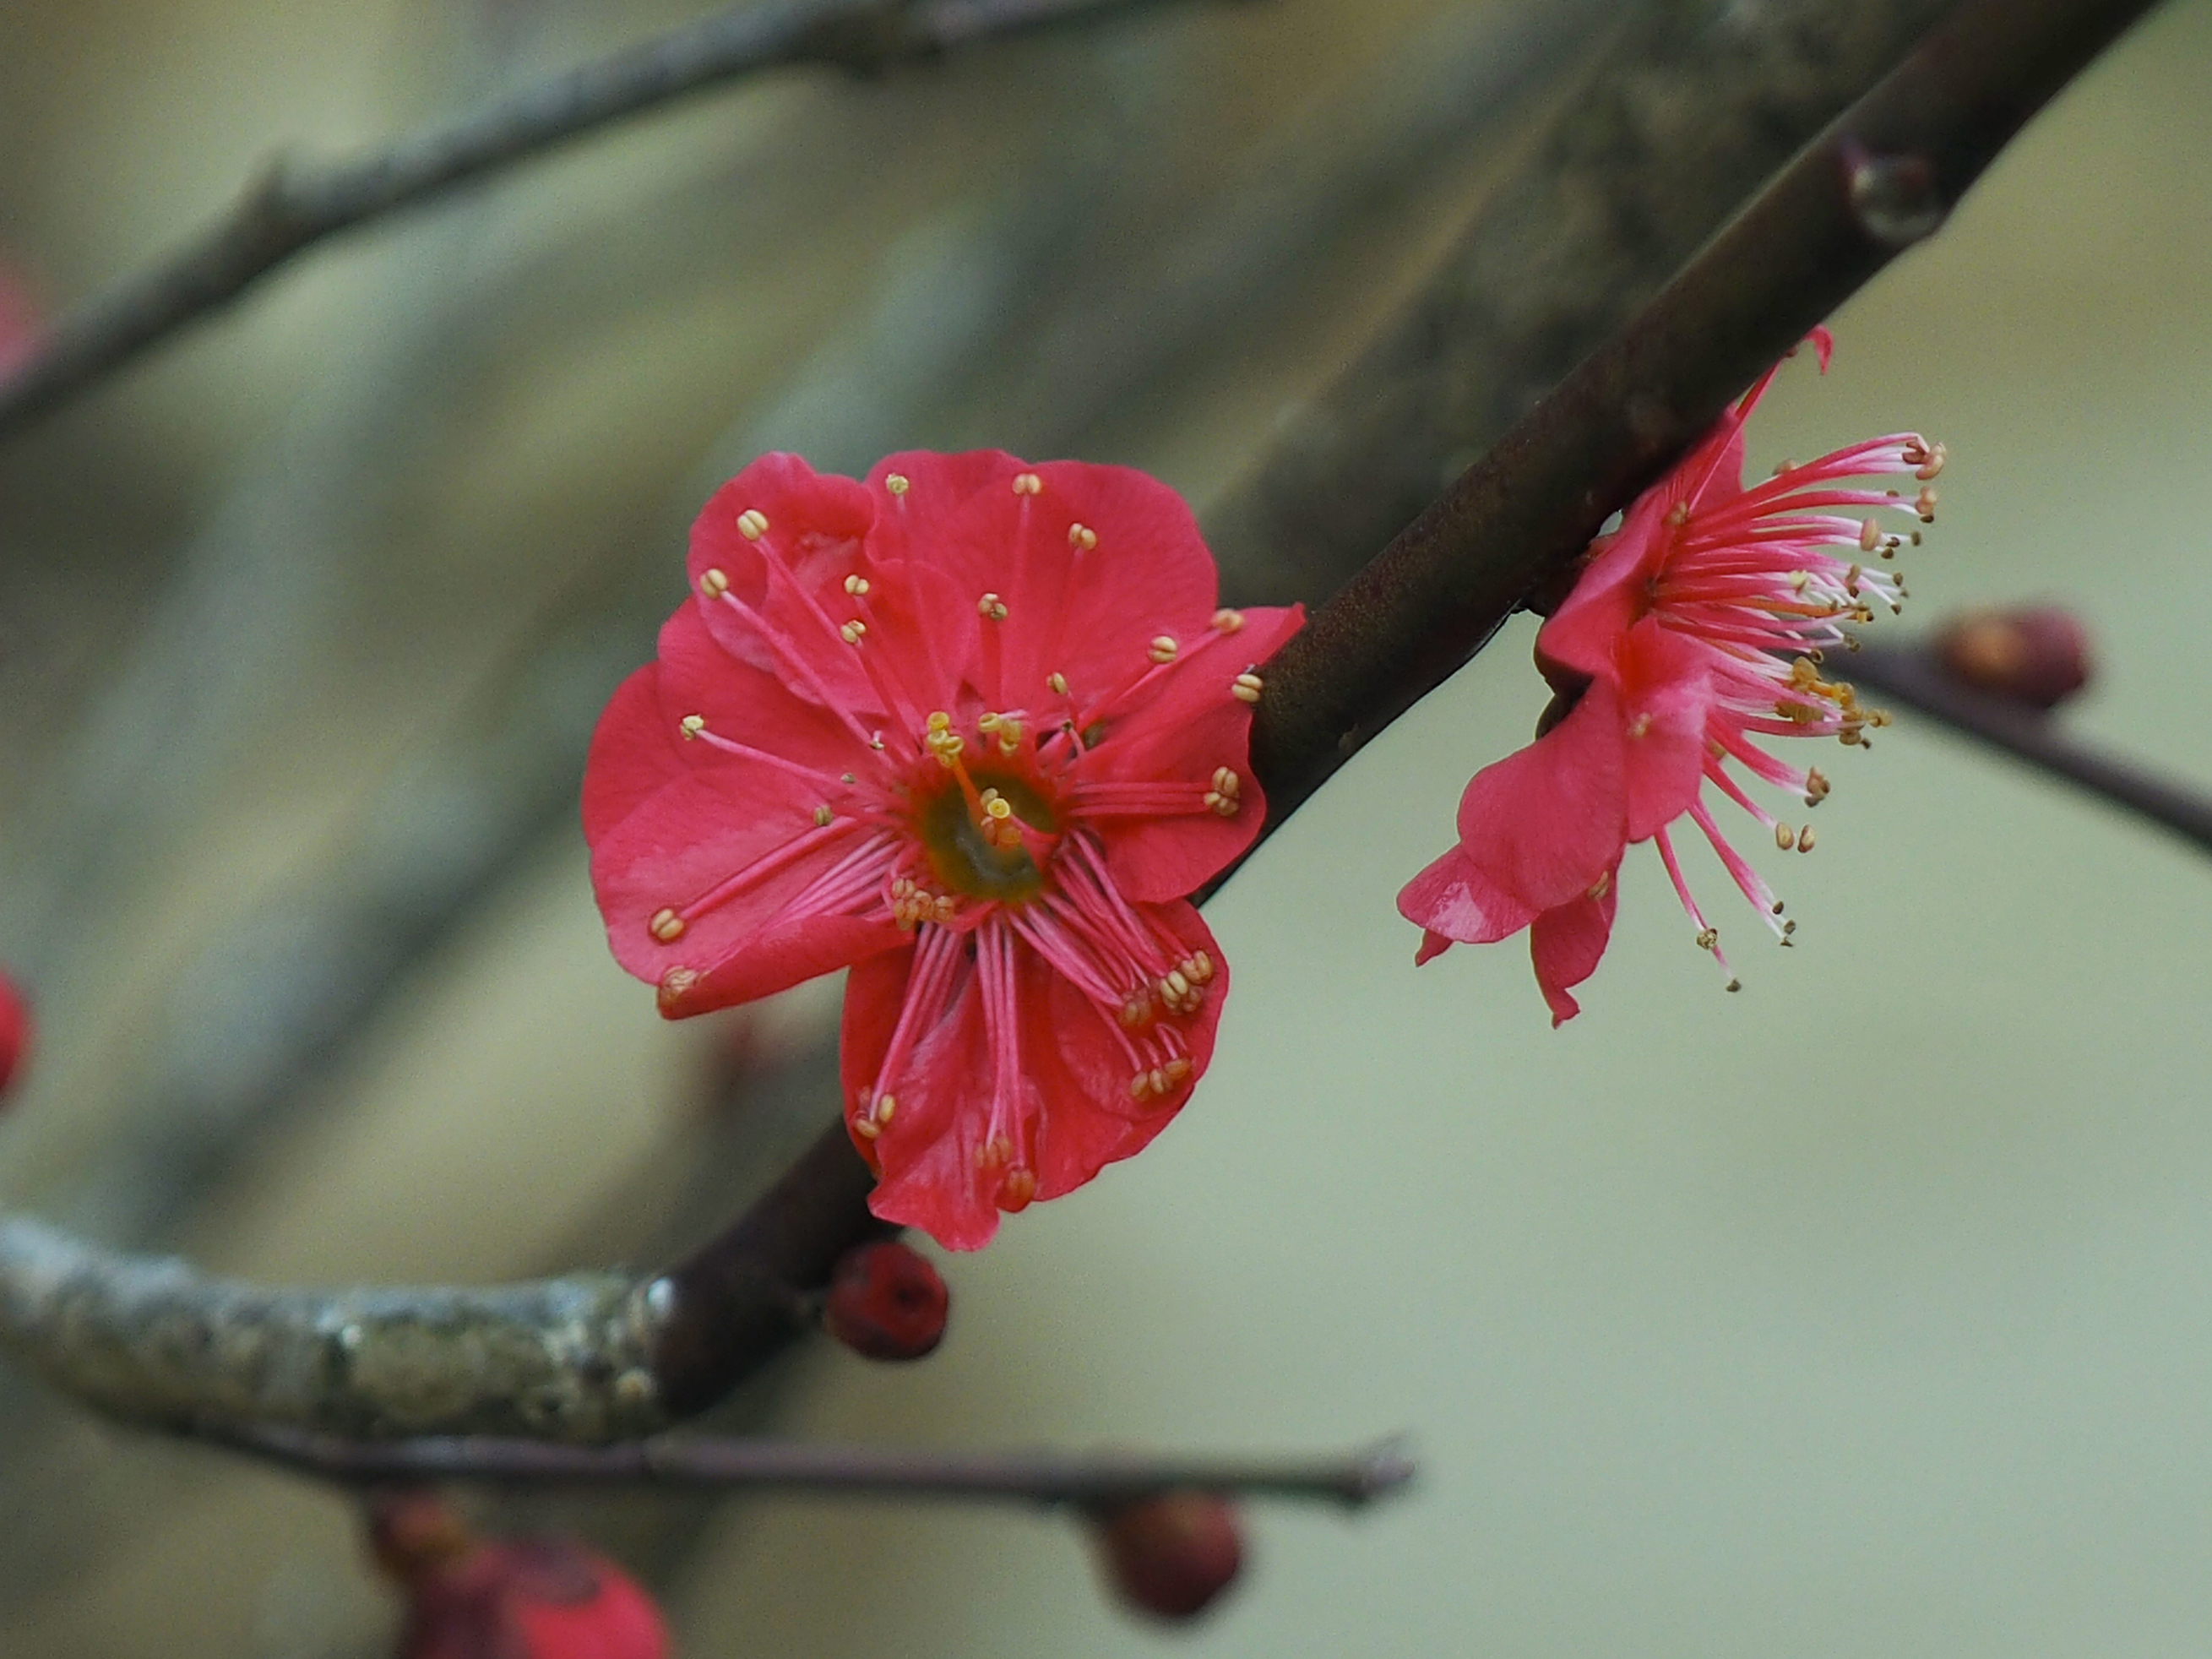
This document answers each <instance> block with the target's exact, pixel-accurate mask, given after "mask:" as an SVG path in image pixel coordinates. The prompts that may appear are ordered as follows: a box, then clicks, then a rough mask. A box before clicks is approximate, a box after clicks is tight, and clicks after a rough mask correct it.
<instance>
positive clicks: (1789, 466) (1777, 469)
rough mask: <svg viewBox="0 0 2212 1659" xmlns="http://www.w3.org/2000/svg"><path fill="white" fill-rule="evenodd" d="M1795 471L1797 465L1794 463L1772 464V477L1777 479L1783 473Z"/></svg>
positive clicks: (1779, 462) (1778, 462) (1780, 462)
mask: <svg viewBox="0 0 2212 1659" xmlns="http://www.w3.org/2000/svg"><path fill="white" fill-rule="evenodd" d="M1796 470H1797V463H1796V462H1795V461H1777V462H1775V464H1774V476H1775V477H1781V476H1782V475H1783V474H1784V473H1785V472H1795V471H1796Z"/></svg>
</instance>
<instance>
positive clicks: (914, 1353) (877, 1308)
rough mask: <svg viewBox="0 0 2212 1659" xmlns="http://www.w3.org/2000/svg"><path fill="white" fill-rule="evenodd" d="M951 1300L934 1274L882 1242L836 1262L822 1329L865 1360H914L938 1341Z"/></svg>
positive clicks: (898, 1246)
mask: <svg viewBox="0 0 2212 1659" xmlns="http://www.w3.org/2000/svg"><path fill="white" fill-rule="evenodd" d="M951 1299H952V1297H951V1291H947V1290H946V1289H945V1281H944V1279H941V1278H939V1276H938V1272H937V1269H936V1268H934V1267H931V1266H930V1265H929V1263H928V1261H927V1260H925V1259H924V1258H923V1257H922V1256H921V1255H918V1254H916V1253H915V1251H914V1250H913V1249H909V1248H908V1246H906V1245H904V1244H902V1243H899V1242H898V1241H897V1240H896V1239H885V1240H883V1241H882V1242H880V1243H874V1244H860V1245H856V1246H854V1248H853V1249H849V1250H848V1251H846V1252H845V1254H844V1255H842V1256H840V1257H839V1258H838V1260H837V1269H836V1273H833V1274H832V1275H831V1276H830V1279H829V1300H828V1301H827V1302H826V1303H825V1304H823V1310H822V1323H823V1326H824V1327H825V1328H827V1329H828V1330H829V1334H830V1335H832V1336H834V1337H836V1339H837V1340H839V1341H840V1342H842V1343H843V1344H844V1345H845V1346H847V1347H848V1348H850V1349H851V1350H852V1351H853V1352H854V1353H857V1354H862V1355H865V1356H866V1358H870V1359H920V1358H922V1357H923V1356H924V1355H925V1354H928V1353H931V1352H934V1351H935V1350H936V1347H937V1345H938V1344H939V1342H941V1341H942V1340H944V1339H945V1310H946V1308H947V1307H948V1306H949V1305H950V1304H951Z"/></svg>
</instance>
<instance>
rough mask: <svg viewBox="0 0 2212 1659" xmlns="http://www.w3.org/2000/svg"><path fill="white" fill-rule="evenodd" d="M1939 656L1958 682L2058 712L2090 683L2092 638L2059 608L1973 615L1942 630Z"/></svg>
mask: <svg viewBox="0 0 2212 1659" xmlns="http://www.w3.org/2000/svg"><path fill="white" fill-rule="evenodd" d="M1936 657H1937V659H1938V660H1939V661H1940V662H1942V665H1943V668H1944V671H1946V672H1947V673H1948V674H1950V675H1951V676H1952V677H1953V678H1955V679H1961V680H1964V681H1966V684H1969V685H1972V686H1978V687H1979V688H1980V689H1981V690H1984V691H1990V692H1994V693H1996V695H1997V696H2001V697H2008V698H2010V699H2011V700H2012V701H2013V702H2024V703H2027V705H2029V706H2030V707H2031V708H2056V707H2057V705H2058V704H2060V703H2062V702H2065V701H2066V699H2067V698H2069V697H2070V696H2073V695H2074V694H2075V692H2076V691H2079V690H2081V688H2082V687H2083V686H2085V685H2087V684H2088V683H2089V672H2090V662H2089V639H2088V635H2087V633H2085V632H2084V631H2083V629H2082V627H2081V623H2080V621H2079V620H2077V619H2076V618H2075V617H2074V615H2073V614H2072V613H2071V612H2070V611H2061V610H2059V609H2058V608H2057V606H2056V605H2018V606H2014V607H2010V608H2008V609H2003V610H1990V611H1968V612H1967V613H1966V615H1964V616H1962V617H1955V618H1954V619H1953V620H1952V621H1951V622H1949V623H1946V624H1945V625H1944V626H1943V627H1942V629H1941V630H1939V631H1938V633H1937V634H1936Z"/></svg>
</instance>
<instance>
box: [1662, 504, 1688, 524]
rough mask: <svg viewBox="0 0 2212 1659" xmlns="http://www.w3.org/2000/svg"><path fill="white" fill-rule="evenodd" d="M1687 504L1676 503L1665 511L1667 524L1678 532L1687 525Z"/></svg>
mask: <svg viewBox="0 0 2212 1659" xmlns="http://www.w3.org/2000/svg"><path fill="white" fill-rule="evenodd" d="M1689 521H1690V504H1689V502H1687V501H1677V502H1675V503H1674V506H1672V507H1668V509H1667V522H1668V524H1670V525H1673V526H1674V527H1675V528H1676V529H1677V530H1680V528H1681V527H1682V526H1684V525H1686V524H1687V523H1689Z"/></svg>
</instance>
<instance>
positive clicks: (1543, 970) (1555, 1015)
mask: <svg viewBox="0 0 2212 1659" xmlns="http://www.w3.org/2000/svg"><path fill="white" fill-rule="evenodd" d="M1619 902H1620V888H1619V884H1617V883H1615V882H1613V881H1612V880H1610V879H1608V880H1607V883H1606V886H1605V891H1604V892H1603V893H1602V894H1601V895H1600V896H1598V897H1596V898H1592V897H1590V896H1589V894H1587V893H1585V894H1583V895H1582V896H1579V897H1577V898H1575V899H1572V900H1570V901H1569V902H1567V903H1565V904H1561V905H1557V906H1554V907H1553V908H1551V909H1549V910H1547V911H1545V912H1544V914H1543V915H1541V916H1539V917H1537V918H1536V921H1535V924H1534V926H1533V927H1530V928H1529V930H1528V956H1529V959H1530V960H1531V961H1532V962H1534V963H1535V967H1536V984H1537V987H1538V988H1539V989H1541V991H1542V992H1543V994H1544V1000H1545V1001H1546V1002H1547V1003H1549V1004H1550V1005H1551V1009H1552V1024H1553V1029H1554V1030H1556V1029H1557V1028H1558V1027H1559V1026H1560V1025H1563V1024H1565V1023H1566V1022H1567V1021H1568V1020H1571V1019H1572V1018H1574V1017H1575V1016H1576V1015H1577V1014H1578V1013H1580V1012H1582V1005H1581V1004H1580V1003H1578V1002H1577V1001H1576V1000H1574V998H1573V997H1571V996H1570V995H1568V994H1567V993H1568V988H1569V987H1571V986H1576V985H1579V984H1581V983H1582V982H1583V981H1584V980H1586V979H1588V978H1589V976H1590V975H1592V974H1593V973H1595V972H1596V971H1597V964H1598V961H1599V958H1601V957H1603V956H1604V955H1605V947H1606V945H1607V941H1609V940H1610V939H1612V937H1613V907H1614V906H1615V905H1616V904H1618V903H1619Z"/></svg>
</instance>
